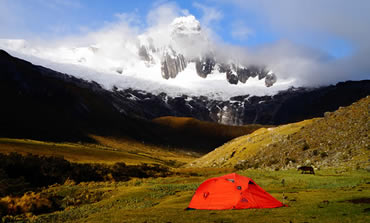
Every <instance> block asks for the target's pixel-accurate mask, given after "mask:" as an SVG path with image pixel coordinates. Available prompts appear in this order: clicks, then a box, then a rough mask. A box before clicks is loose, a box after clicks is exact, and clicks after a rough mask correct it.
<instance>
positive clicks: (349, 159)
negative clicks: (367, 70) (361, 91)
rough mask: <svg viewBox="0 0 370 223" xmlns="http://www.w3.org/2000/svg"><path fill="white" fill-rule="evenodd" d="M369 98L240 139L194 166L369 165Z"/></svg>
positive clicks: (362, 166) (225, 145)
mask: <svg viewBox="0 0 370 223" xmlns="http://www.w3.org/2000/svg"><path fill="white" fill-rule="evenodd" d="M369 107H370V97H369V96H368V97H366V98H364V99H362V100H360V101H358V102H356V103H354V104H352V105H351V106H348V107H342V108H340V109H338V110H337V111H335V112H332V113H329V112H327V113H325V117H324V118H316V119H311V120H306V121H302V122H298V123H293V124H288V125H282V126H279V127H276V128H267V129H266V128H262V129H259V130H257V131H255V132H254V133H252V134H250V135H246V136H241V137H239V138H236V139H234V140H232V141H230V142H228V143H226V144H224V145H223V146H221V147H219V148H217V149H215V150H214V151H212V152H211V153H209V154H207V155H205V156H203V157H201V158H199V159H197V160H195V161H194V162H192V163H190V164H189V165H188V166H192V167H236V168H240V169H244V168H266V167H268V168H272V169H279V168H295V167H296V166H297V165H314V166H315V167H328V166H338V167H339V166H351V167H353V168H364V167H367V166H368V165H369V160H368V158H369V157H370V147H369V145H370V144H369V143H370V142H369V137H368V134H369V129H370V120H369V117H370V115H369V111H370V109H369Z"/></svg>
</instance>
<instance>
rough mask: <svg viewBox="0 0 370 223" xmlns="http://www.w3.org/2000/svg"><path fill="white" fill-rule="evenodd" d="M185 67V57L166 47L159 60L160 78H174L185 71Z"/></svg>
mask: <svg viewBox="0 0 370 223" xmlns="http://www.w3.org/2000/svg"><path fill="white" fill-rule="evenodd" d="M186 66H187V62H186V60H185V57H184V56H183V55H182V54H177V53H176V52H175V51H174V50H173V49H172V48H171V47H168V49H166V51H165V52H164V54H163V56H162V58H161V74H162V77H163V78H164V79H169V78H176V76H177V74H178V73H180V72H181V71H183V70H185V68H186Z"/></svg>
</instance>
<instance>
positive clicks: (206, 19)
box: [193, 2, 224, 27]
mask: <svg viewBox="0 0 370 223" xmlns="http://www.w3.org/2000/svg"><path fill="white" fill-rule="evenodd" d="M193 6H194V7H195V8H198V9H200V10H202V12H203V16H202V18H201V19H200V20H201V22H202V24H203V25H204V26H206V27H208V26H210V25H211V23H213V22H217V21H219V20H221V19H222V18H223V16H224V15H223V13H222V12H221V11H220V10H218V9H216V8H214V7H210V6H206V5H203V4H200V3H198V2H194V3H193Z"/></svg>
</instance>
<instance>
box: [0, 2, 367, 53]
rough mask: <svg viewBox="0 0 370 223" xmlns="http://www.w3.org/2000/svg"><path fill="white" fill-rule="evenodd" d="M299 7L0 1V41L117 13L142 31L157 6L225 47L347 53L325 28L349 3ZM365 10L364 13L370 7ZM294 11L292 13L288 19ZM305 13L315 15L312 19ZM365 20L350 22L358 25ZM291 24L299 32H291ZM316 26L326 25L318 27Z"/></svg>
mask: <svg viewBox="0 0 370 223" xmlns="http://www.w3.org/2000/svg"><path fill="white" fill-rule="evenodd" d="M297 2H298V3H297ZM299 2H300V1H291V0H281V1H273V0H272V1H267V0H260V1H257V0H244V1H238V0H230V1H226V0H204V1H200V0H199V1H191V0H178V1H164V0H162V1H150V0H136V1H128V0H126V1H122V0H106V1H103V0H33V1H28V0H0V25H1V27H2V28H0V38H26V39H27V38H35V37H39V38H43V39H53V38H60V37H63V36H69V35H80V34H82V33H84V32H88V31H93V30H96V29H100V28H102V27H104V26H105V25H106V24H107V23H113V22H115V21H116V20H117V16H116V15H117V14H119V13H129V14H130V13H131V14H134V15H135V18H136V20H137V21H136V23H137V24H136V25H137V26H139V27H141V28H142V29H145V28H146V27H147V26H148V22H147V18H146V17H147V15H148V13H150V11H151V10H153V9H154V8H156V7H158V6H160V5H163V4H173V5H176V6H177V7H178V8H179V9H181V10H187V11H188V12H189V13H190V14H193V15H194V16H195V17H196V18H197V19H199V20H201V22H202V23H207V24H203V25H207V26H208V27H209V28H210V29H212V30H213V31H214V33H215V34H216V35H217V36H218V37H219V38H221V39H222V41H224V42H225V43H229V44H233V45H240V46H248V47H250V48H252V49H253V48H255V47H260V46H263V45H266V44H270V43H274V42H277V41H281V40H284V41H285V40H287V41H291V42H293V43H296V44H302V45H304V46H305V47H309V48H314V49H317V50H320V51H322V52H323V53H327V54H328V55H329V56H332V57H336V58H341V57H345V56H348V55H351V54H352V53H353V51H354V49H355V48H356V47H357V46H356V44H357V43H356V42H354V40H353V39H352V38H351V36H350V35H348V34H350V32H349V30H344V31H343V32H342V33H344V34H341V30H332V29H331V28H332V27H331V26H336V25H337V24H336V23H334V24H333V22H332V21H331V20H338V18H339V20H341V19H343V20H344V19H346V18H345V17H346V16H344V15H341V13H342V11H343V10H351V7H348V2H349V1H347V3H346V1H341V0H337V1H332V0H321V1H315V0H312V1H304V0H302V1H301V2H302V3H299ZM341 2H345V3H343V6H340V4H341ZM356 2H357V3H361V4H363V5H361V4H357V6H358V7H354V8H353V12H350V14H349V16H351V17H358V15H357V14H358V13H361V12H364V13H365V12H366V8H367V7H368V6H369V4H368V3H367V2H366V1H362V0H357V1H356ZM368 2H370V1H368ZM326 3H328V4H329V3H332V5H331V7H336V8H325V7H327V4H326ZM305 4H306V6H305ZM307 4H309V5H307ZM302 5H303V6H302ZM336 5H339V6H336ZM305 7H306V9H305ZM368 9H369V10H370V7H369V8H368ZM356 10H357V11H358V10H361V11H359V12H357V11H356ZM294 11H297V12H296V13H292V12H294ZM310 11H317V12H318V13H317V15H315V13H312V14H311V12H310ZM327 14H328V16H327ZM365 14H366V13H365ZM288 16H290V17H288ZM310 16H315V18H310ZM280 17H283V18H280ZM285 17H288V18H285ZM296 17H297V18H296ZM305 17H306V18H305ZM316 17H317V18H319V19H320V20H321V19H323V20H327V21H316V20H318V19H317V18H316ZM367 17H368V16H367ZM367 17H366V18H363V17H359V18H355V19H353V20H354V22H358V21H362V20H363V19H367ZM315 19H316V20H315ZM290 20H291V21H290ZM295 20H296V21H295ZM310 20H313V22H310ZM368 21H369V20H368ZM294 22H296V23H297V24H296V25H297V26H299V27H296V26H295V24H294ZM320 23H323V24H324V25H325V23H328V24H326V26H324V27H323V26H322V24H320ZM353 25H355V26H356V25H357V24H352V26H353ZM359 25H361V24H359ZM350 27H351V24H347V25H346V26H344V27H343V29H348V28H350ZM325 28H327V29H325Z"/></svg>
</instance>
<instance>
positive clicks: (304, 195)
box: [13, 169, 370, 223]
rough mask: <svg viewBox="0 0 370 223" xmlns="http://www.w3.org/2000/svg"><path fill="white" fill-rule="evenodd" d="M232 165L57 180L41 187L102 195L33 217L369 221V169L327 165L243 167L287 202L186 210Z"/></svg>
mask: <svg viewBox="0 0 370 223" xmlns="http://www.w3.org/2000/svg"><path fill="white" fill-rule="evenodd" d="M229 171H231V170H227V169H192V170H181V169H178V170H177V175H174V176H170V177H166V178H149V179H132V180H130V181H128V182H102V183H80V184H78V185H74V184H65V185H57V186H54V187H51V188H49V189H47V190H45V191H43V192H42V193H50V194H52V193H54V194H55V193H61V194H64V196H66V197H67V195H66V194H73V193H75V192H76V191H80V192H81V193H82V192H83V193H85V194H90V196H93V195H94V194H96V193H97V192H101V194H102V200H100V201H98V202H95V203H86V204H82V205H71V206H68V207H66V208H65V209H64V210H62V211H57V212H54V213H51V214H43V215H39V216H34V217H31V220H32V221H35V222H264V223H266V222H369V221H370V173H369V172H367V171H365V170H346V169H342V170H336V169H326V170H319V171H317V174H316V175H309V174H300V173H299V172H298V171H295V170H288V171H262V170H246V171H241V172H239V173H240V174H241V175H244V176H248V177H251V178H252V179H254V181H255V182H256V183H257V184H259V185H260V186H261V187H263V188H264V189H265V190H266V191H267V192H269V193H270V194H271V195H272V196H274V197H275V198H277V199H278V200H280V201H283V202H284V203H285V204H287V205H288V207H282V208H275V209H245V210H226V211H214V210H210V211H208V210H193V211H186V210H184V209H185V208H186V207H187V205H188V204H189V202H190V200H191V197H192V195H193V193H194V191H195V190H196V188H197V187H198V185H199V184H200V183H201V182H202V181H204V180H205V179H207V178H209V177H213V176H220V175H223V174H225V173H229ZM283 179H284V182H283ZM87 196H88V195H87ZM81 199H83V198H81ZM81 202H82V203H83V201H81ZM13 220H15V219H13Z"/></svg>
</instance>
